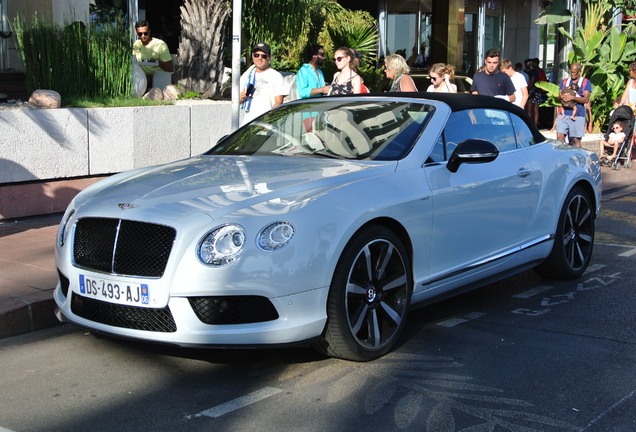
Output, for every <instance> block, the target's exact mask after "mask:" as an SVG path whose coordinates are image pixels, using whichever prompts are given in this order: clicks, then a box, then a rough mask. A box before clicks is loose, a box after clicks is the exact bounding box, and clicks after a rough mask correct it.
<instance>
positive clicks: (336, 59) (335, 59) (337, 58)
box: [333, 56, 348, 63]
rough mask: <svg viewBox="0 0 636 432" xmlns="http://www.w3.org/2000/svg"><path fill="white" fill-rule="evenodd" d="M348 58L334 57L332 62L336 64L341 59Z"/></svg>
mask: <svg viewBox="0 0 636 432" xmlns="http://www.w3.org/2000/svg"><path fill="white" fill-rule="evenodd" d="M345 57H348V56H343V57H334V59H333V61H335V62H336V63H338V62H341V61H342V59H343V58H345Z"/></svg>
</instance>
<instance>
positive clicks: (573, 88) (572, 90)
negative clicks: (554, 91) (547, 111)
mask: <svg viewBox="0 0 636 432" xmlns="http://www.w3.org/2000/svg"><path fill="white" fill-rule="evenodd" d="M561 94H570V95H572V96H574V97H579V96H580V95H579V86H578V85H577V84H575V83H572V84H570V85H569V86H568V87H566V88H564V89H563V90H561ZM561 104H562V105H561V106H560V107H559V108H558V112H559V114H560V115H561V118H563V117H565V110H566V109H571V110H572V120H576V101H574V100H571V101H569V102H561Z"/></svg>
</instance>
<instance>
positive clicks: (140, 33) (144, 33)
mask: <svg viewBox="0 0 636 432" xmlns="http://www.w3.org/2000/svg"><path fill="white" fill-rule="evenodd" d="M149 34H150V32H137V36H148V35H149Z"/></svg>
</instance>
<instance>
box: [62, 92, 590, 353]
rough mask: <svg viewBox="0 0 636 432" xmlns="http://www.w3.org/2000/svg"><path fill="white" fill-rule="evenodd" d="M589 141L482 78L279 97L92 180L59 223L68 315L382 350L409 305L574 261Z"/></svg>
mask: <svg viewBox="0 0 636 432" xmlns="http://www.w3.org/2000/svg"><path fill="white" fill-rule="evenodd" d="M600 185H601V174H600V168H599V162H598V159H597V158H596V156H595V155H594V154H593V153H590V152H587V151H585V150H582V149H580V148H575V147H571V146H568V145H565V144H563V143H561V142H558V141H554V140H548V139H545V138H544V137H543V136H542V135H541V134H540V133H539V132H538V131H537V130H536V129H535V128H534V127H533V126H532V125H531V124H530V122H529V120H528V119H527V117H526V115H525V114H524V113H523V112H522V111H521V110H520V109H518V108H517V107H515V106H514V105H512V104H510V103H508V102H506V101H502V100H499V99H495V98H491V97H484V96H474V95H462V94H454V95H442V94H429V93H419V94H417V93H411V94H401V95H399V94H384V95H365V96H357V97H330V98H320V99H315V100H313V99H312V100H300V101H295V102H292V103H288V104H285V105H283V106H281V107H279V108H277V109H275V110H273V111H270V112H269V113H267V114H265V115H263V116H262V117H260V118H258V119H256V120H255V121H254V122H252V123H250V124H247V125H246V126H244V127H242V128H240V129H239V130H238V131H236V132H235V133H233V134H231V135H229V136H227V137H225V138H224V139H222V140H221V141H220V142H219V143H218V144H217V145H216V146H215V147H213V148H212V149H211V150H210V151H208V152H207V153H205V154H203V155H200V156H197V157H193V158H190V159H186V160H181V161H176V162H173V163H169V164H166V165H162V166H155V167H150V168H144V169H139V170H135V171H131V172H126V173H122V174H118V175H114V176H112V177H110V178H108V179H106V180H103V181H101V182H99V183H97V184H95V185H93V186H91V187H89V188H88V189H86V190H84V191H83V192H82V193H80V194H79V195H78V196H77V197H76V198H75V199H74V200H73V202H72V203H71V204H70V206H69V208H68V210H67V211H66V213H65V215H64V217H63V220H62V223H61V226H60V229H59V234H58V238H57V245H56V258H57V268H58V272H59V283H58V285H57V288H56V290H55V294H54V296H55V301H56V302H57V306H58V308H59V310H58V317H59V319H60V320H63V321H70V322H72V323H74V324H76V325H79V326H83V327H86V328H88V329H90V330H92V331H95V332H99V333H105V334H110V335H114V336H118V337H124V338H134V339H139V340H146V341H153V342H161V343H169V344H177V345H181V346H208V347H214V346H224V347H228V346H230V347H231V346H234V347H241V346H274V345H283V344H296V343H313V344H314V346H315V347H316V348H318V349H319V350H321V351H322V352H324V353H326V354H328V355H331V356H335V357H340V358H345V359H351V360H360V361H364V360H371V359H374V358H377V357H379V356H382V355H383V354H385V353H387V352H388V351H389V350H391V348H392V347H393V346H394V344H395V343H396V340H397V339H398V337H399V335H400V333H401V331H402V329H403V328H404V325H405V322H406V317H407V313H408V311H409V309H410V308H411V307H414V306H417V305H422V304H426V303H430V302H432V301H434V300H435V299H437V298H441V297H447V296H449V295H450V294H452V293H457V292H461V291H464V290H466V289H472V288H476V287H478V286H481V285H484V284H486V283H489V282H492V281H495V280H498V279H501V278H505V277H508V276H510V275H512V274H515V273H517V272H521V271H524V270H527V269H530V268H532V267H536V268H537V270H538V271H539V272H540V273H541V274H543V275H545V276H549V277H556V278H564V279H570V278H576V277H578V276H580V275H581V274H582V273H583V271H584V270H585V269H586V267H587V265H588V263H589V261H590V257H591V254H592V248H593V244H594V223H595V218H596V216H597V214H598V211H599V204H600V190H601V188H600Z"/></svg>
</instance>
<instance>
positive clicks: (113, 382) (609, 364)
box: [0, 195, 636, 432]
mask: <svg viewBox="0 0 636 432" xmlns="http://www.w3.org/2000/svg"><path fill="white" fill-rule="evenodd" d="M603 205H604V208H603V212H602V215H601V218H600V219H599V220H598V223H597V237H596V246H595V252H594V257H593V261H592V265H591V266H590V268H589V270H588V271H587V273H586V274H585V275H584V276H583V277H582V278H580V279H579V280H577V281H570V282H555V281H551V280H544V279H541V278H540V277H538V276H537V275H536V274H535V273H534V272H533V271H528V272H525V273H522V274H520V275H518V276H516V277H514V278H510V279H506V280H504V281H502V282H499V283H496V284H492V285H489V286H487V287H484V288H481V289H479V290H476V291H473V292H471V293H468V294H465V295H462V296H460V297H456V298H454V299H450V300H446V301H444V302H442V303H438V304H436V305H431V306H427V307H425V308H421V309H418V310H415V311H413V312H412V313H411V314H410V316H409V323H408V326H407V329H406V332H405V334H404V335H403V337H402V339H401V344H400V345H399V346H398V347H397V349H396V350H395V351H394V352H393V353H391V354H389V355H387V356H385V357H384V358H382V359H380V360H377V361H374V362H370V363H352V362H346V361H341V360H334V359H326V358H323V357H320V356H319V355H317V354H315V353H314V352H313V351H312V350H310V349H302V348H299V349H284V350H240V351H235V350H181V349H174V348H168V347H157V346H150V345H142V344H139V343H133V342H123V341H116V340H111V339H103V338H97V337H95V336H93V335H91V334H89V333H86V332H85V331H83V330H80V329H77V328H75V327H72V326H64V327H58V328H55V329H50V330H46V331H40V332H35V333H32V334H29V335H25V336H20V337H15V338H10V339H5V340H1V341H0V364H1V365H2V367H1V368H0V383H1V384H0V432H5V431H6V430H9V431H80V430H81V431H91V432H96V431H112V430H127V431H146V430H147V431H179V430H183V431H186V430H187V431H199V430H201V431H210V430H214V431H234V430H240V431H263V430H272V431H283V430H284V431H287V430H293V431H300V430H302V431H321V432H324V431H326V430H333V431H361V430H365V431H389V430H408V431H415V430H417V431H434V432H446V431H448V432H450V431H514V432H521V431H523V432H527V431H533V430H534V431H542V432H546V431H580V432H583V431H585V432H608V431H612V432H619V431H620V432H623V431H624V432H627V431H630V432H631V431H635V430H636V372H635V371H636V369H635V367H634V365H635V364H636V333H635V330H636V329H635V327H636V319H635V317H634V310H636V296H635V295H634V293H633V282H632V278H633V276H634V271H633V268H634V265H635V264H636V229H635V228H636V195H630V196H626V197H623V198H620V199H617V200H613V201H608V202H604V203H603Z"/></svg>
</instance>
